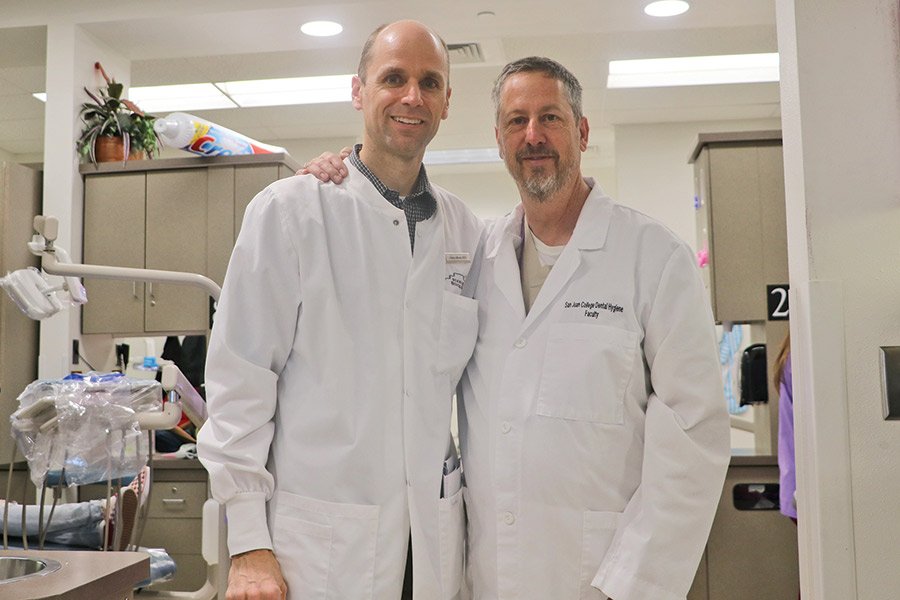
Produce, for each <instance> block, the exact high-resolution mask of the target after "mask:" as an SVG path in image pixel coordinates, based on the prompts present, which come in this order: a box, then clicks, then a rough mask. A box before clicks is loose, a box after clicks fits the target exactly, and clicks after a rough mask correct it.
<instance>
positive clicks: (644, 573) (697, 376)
mask: <svg viewBox="0 0 900 600" xmlns="http://www.w3.org/2000/svg"><path fill="white" fill-rule="evenodd" d="M648 315H649V316H648V317H647V320H646V324H645V330H644V355H645V359H646V364H647V368H648V369H649V372H650V381H651V384H652V392H651V393H650V395H649V398H648V401H647V408H646V418H645V422H644V456H643V465H642V476H641V483H640V486H639V487H638V489H637V491H636V492H635V494H634V495H633V497H632V498H631V500H630V501H629V503H628V505H627V506H626V508H625V511H624V514H623V515H622V520H621V521H620V525H619V527H618V528H617V531H616V534H615V536H614V538H613V542H612V545H611V547H610V549H609V551H608V552H607V554H606V557H605V558H604V560H603V561H602V563H601V565H600V568H599V570H598V572H597V574H596V577H595V578H594V579H593V581H592V585H593V586H594V587H596V588H598V589H600V590H602V591H603V592H604V593H605V594H606V595H607V596H609V597H611V598H614V599H615V600H684V598H685V596H686V594H687V592H688V590H689V588H690V586H691V582H692V581H693V579H694V576H695V574H696V570H697V565H698V564H699V561H700V557H701V556H702V553H703V549H704V547H705V545H706V540H707V537H708V535H709V530H710V527H711V526H712V520H713V517H714V515H715V512H716V507H717V506H718V502H719V498H720V496H721V492H722V484H723V482H724V478H725V471H726V469H727V466H728V462H729V457H730V434H729V421H728V413H727V407H726V403H725V398H724V391H723V386H722V381H721V374H720V371H719V365H718V360H717V354H716V340H715V332H714V328H713V318H712V314H711V310H710V306H709V298H708V296H707V294H706V292H705V289H704V287H703V283H702V281H701V279H700V275H699V272H698V270H697V268H696V266H695V265H694V261H693V256H692V253H691V252H690V250H689V249H688V248H687V247H686V246H684V245H679V246H678V247H677V248H676V250H675V251H674V253H673V254H672V255H671V256H670V257H669V260H668V262H667V263H666V266H665V268H664V269H663V271H662V275H661V277H660V283H659V286H658V290H657V293H656V295H655V299H654V301H653V304H652V305H651V307H650V310H649V313H648Z"/></svg>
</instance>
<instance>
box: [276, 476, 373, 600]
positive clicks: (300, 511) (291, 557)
mask: <svg viewBox="0 0 900 600" xmlns="http://www.w3.org/2000/svg"><path fill="white" fill-rule="evenodd" d="M275 501H276V508H275V520H274V523H273V525H272V530H273V539H272V542H273V545H274V546H275V553H276V556H278V559H279V561H280V562H281V565H282V571H283V573H284V576H285V581H286V583H287V584H288V590H289V594H290V597H291V598H302V599H303V600H306V598H322V599H324V600H338V599H343V598H360V599H367V598H372V593H373V588H374V583H375V542H376V538H377V535H378V516H379V511H380V508H379V507H378V506H373V505H362V504H340V503H336V502H325V501H323V500H316V499H313V498H306V497H304V496H298V495H296V494H289V493H287V492H278V493H277V497H276V500H275ZM283 557H287V559H288V560H287V564H286V563H285V561H284V560H283Z"/></svg>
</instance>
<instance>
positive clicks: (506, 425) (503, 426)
mask: <svg viewBox="0 0 900 600" xmlns="http://www.w3.org/2000/svg"><path fill="white" fill-rule="evenodd" d="M510 429H512V425H510V424H509V423H507V422H506V421H503V423H501V424H500V431H502V432H503V433H509V430H510Z"/></svg>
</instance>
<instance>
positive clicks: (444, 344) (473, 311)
mask: <svg viewBox="0 0 900 600" xmlns="http://www.w3.org/2000/svg"><path fill="white" fill-rule="evenodd" d="M477 337H478V301H477V300H473V299H472V298H466V297H464V296H460V295H459V294H454V293H452V292H444V300H443V302H442V303H441V332H440V338H439V340H438V361H437V368H438V372H439V373H447V374H448V375H449V377H450V385H452V386H454V387H455V386H456V382H457V381H459V377H460V375H462V372H463V369H464V368H465V367H466V363H468V362H469V358H470V357H471V356H472V350H473V349H474V348H475V339H476V338H477Z"/></svg>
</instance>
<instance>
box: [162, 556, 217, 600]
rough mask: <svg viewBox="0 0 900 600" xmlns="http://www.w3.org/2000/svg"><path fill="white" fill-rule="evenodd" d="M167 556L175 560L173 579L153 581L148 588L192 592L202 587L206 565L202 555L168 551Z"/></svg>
mask: <svg viewBox="0 0 900 600" xmlns="http://www.w3.org/2000/svg"><path fill="white" fill-rule="evenodd" d="M169 556H171V557H172V560H174V561H175V565H176V567H177V569H176V571H175V577H174V579H172V580H171V581H161V582H159V583H154V584H153V585H151V586H150V587H148V588H147V589H148V590H158V591H163V590H167V591H179V592H193V591H196V590H199V589H200V588H201V587H203V583H204V582H205V581H206V576H207V575H206V574H207V568H208V567H207V564H206V561H205V560H203V556H202V555H200V554H172V553H171V552H170V553H169ZM222 597H224V594H222Z"/></svg>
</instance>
